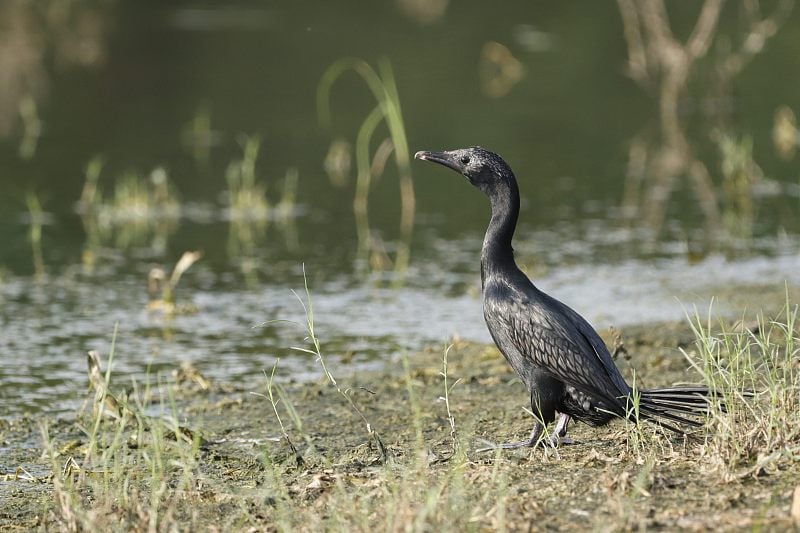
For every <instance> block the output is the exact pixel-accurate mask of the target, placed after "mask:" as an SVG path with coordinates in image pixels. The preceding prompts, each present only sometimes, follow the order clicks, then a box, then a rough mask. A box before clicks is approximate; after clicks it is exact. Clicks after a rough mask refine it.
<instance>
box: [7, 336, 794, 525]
mask: <svg viewBox="0 0 800 533" xmlns="http://www.w3.org/2000/svg"><path fill="white" fill-rule="evenodd" d="M601 333H603V335H604V336H605V337H607V342H608V343H609V344H610V345H612V344H613V333H611V332H601ZM622 334H623V338H624V343H625V344H624V346H625V348H626V349H627V356H626V355H621V356H620V357H619V358H618V360H617V364H618V366H619V367H620V368H621V370H622V371H623V373H624V374H625V376H626V378H628V379H630V378H631V377H632V369H634V368H635V369H636V380H637V383H638V385H639V386H640V387H642V388H646V387H648V386H666V385H670V384H672V383H677V382H698V381H699V380H700V376H699V375H697V374H696V373H694V371H690V370H688V363H687V361H686V360H685V358H684V357H683V356H682V355H681V353H680V351H679V347H684V348H686V349H691V348H692V347H693V346H694V338H693V335H692V333H691V331H690V329H689V327H688V325H687V324H685V323H680V324H662V325H659V326H657V327H655V326H648V327H637V328H627V329H625V330H624V331H623V332H622ZM442 352H443V350H442V349H441V348H440V347H436V348H431V349H430V350H427V351H424V352H421V353H416V354H412V355H409V356H408V358H407V359H405V360H403V359H399V360H397V361H396V364H392V365H387V366H388V367H389V368H391V369H392V370H387V371H385V372H378V373H372V372H369V373H367V372H362V373H358V374H356V375H347V374H346V373H345V372H343V371H342V369H338V371H337V369H333V372H334V374H336V377H337V379H338V381H339V382H340V385H341V386H342V387H343V388H345V387H347V393H348V394H349V395H350V397H351V398H352V399H353V400H354V402H355V405H357V406H358V408H359V409H360V411H361V412H362V413H363V415H364V417H365V419H366V420H368V421H369V423H370V427H371V429H373V430H374V432H375V433H376V434H377V435H378V436H379V438H380V440H381V441H382V443H383V444H384V445H385V448H386V457H383V455H382V453H381V450H380V447H379V446H378V445H377V440H376V439H375V438H371V437H370V436H369V434H368V433H367V429H366V425H365V424H364V420H362V419H361V418H360V417H359V416H358V415H357V414H356V413H354V411H353V409H352V407H351V405H350V404H349V403H348V402H347V401H346V400H345V398H344V397H343V396H342V394H340V393H339V392H337V390H336V388H335V387H333V386H331V384H330V383H329V382H328V381H327V380H325V379H322V378H321V379H320V380H319V381H317V382H312V383H292V382H291V381H288V380H280V379H279V378H277V377H276V381H282V382H281V383H280V384H281V386H282V387H283V393H284V396H285V399H286V401H288V402H290V403H291V405H292V406H293V408H294V412H295V413H296V418H292V416H291V415H290V413H289V411H288V410H286V409H285V403H286V402H284V403H283V404H281V405H280V406H279V412H280V414H281V415H282V418H283V421H284V424H285V426H286V428H287V433H288V434H289V437H290V439H291V441H292V443H293V444H294V446H295V447H296V449H297V454H295V453H293V452H292V450H291V448H290V446H289V445H288V443H287V441H286V440H285V439H283V438H281V431H280V429H279V426H278V424H277V423H276V418H275V414H274V413H273V411H272V407H271V405H270V403H269V402H268V401H267V400H266V399H265V398H263V397H260V396H257V395H254V394H251V392H252V391H249V390H237V389H236V388H235V387H232V386H231V385H230V384H216V383H207V382H206V381H205V380H203V378H202V376H201V375H200V374H194V373H193V372H194V371H193V370H192V371H187V369H186V368H184V370H183V372H184V373H183V374H180V373H178V374H176V376H177V377H178V378H179V379H177V381H178V385H177V386H176V389H175V392H174V394H175V403H176V405H177V409H178V411H179V412H180V416H181V419H180V426H181V427H183V428H186V434H187V435H189V436H190V437H191V436H194V437H195V440H194V443H195V444H194V448H192V452H191V455H192V465H191V467H190V469H189V472H188V474H187V470H186V468H181V467H176V468H170V467H169V466H165V467H164V471H165V472H166V474H165V476H166V479H167V484H166V485H165V486H166V487H167V489H166V493H165V495H162V497H163V498H165V499H166V500H169V502H170V503H169V504H168V505H166V506H163V507H159V506H158V505H155V507H153V506H151V507H152V508H158V509H159V510H160V511H159V512H160V513H161V515H160V516H159V517H158V518H157V519H156V520H154V521H152V522H151V523H150V525H153V526H154V527H155V529H157V530H166V529H170V530H192V529H195V528H197V527H198V526H200V527H201V528H202V529H206V530H220V531H223V530H231V529H234V530H251V531H261V530H276V529H284V528H285V525H286V524H289V525H290V526H291V527H292V528H297V529H308V530H313V529H318V528H320V527H324V528H330V529H349V530H362V529H366V528H371V527H374V526H379V527H381V528H382V529H391V530H397V529H419V530H426V529H460V528H461V527H463V526H465V525H466V528H467V529H473V530H475V529H478V530H484V529H500V528H505V529H509V530H525V531H528V530H574V529H585V528H592V529H600V530H634V529H666V530H676V529H681V530H709V529H715V530H718V529H722V530H741V529H765V530H771V531H774V530H792V528H794V527H797V525H796V523H795V522H793V520H792V516H791V513H792V511H791V508H792V504H793V495H794V492H795V487H796V486H798V485H800V469H798V463H797V461H798V459H799V458H800V454H796V455H795V457H794V459H793V460H789V461H780V462H777V463H775V464H774V465H773V466H772V467H771V468H767V469H759V468H750V467H749V466H747V465H746V466H745V467H742V468H741V469H739V470H738V471H735V472H721V471H720V469H719V468H718V467H717V466H716V465H714V464H713V462H712V461H710V460H709V458H708V454H707V451H708V449H707V442H706V441H705V438H704V436H705V432H704V431H705V430H701V431H700V432H699V433H698V434H697V435H696V436H695V438H692V439H683V438H679V437H675V436H673V435H664V434H661V433H660V432H657V431H654V430H650V429H646V430H645V432H646V435H645V436H644V440H643V441H642V440H640V441H636V440H635V439H631V437H630V432H631V431H632V426H631V425H630V424H626V423H624V422H621V421H620V422H615V423H612V424H610V425H609V426H606V427H603V428H598V429H596V428H590V427H588V426H585V425H581V424H577V425H575V426H572V427H571V428H570V436H571V437H572V438H574V439H575V440H576V441H577V442H576V444H574V445H569V446H562V447H560V448H558V449H552V448H550V449H543V448H538V449H528V448H526V449H521V450H508V451H502V452H494V451H492V452H483V453H478V452H477V451H476V449H477V448H480V447H481V446H484V445H485V441H490V442H505V441H511V440H520V439H523V438H525V437H526V436H527V435H528V433H529V431H530V429H531V426H532V419H531V416H530V415H529V414H528V413H526V412H525V411H524V410H523V408H524V407H527V405H526V398H527V394H526V392H525V390H524V387H523V385H522V384H521V383H520V382H519V380H518V379H516V378H515V376H514V375H513V374H512V372H511V370H510V368H509V367H508V365H507V364H506V363H505V361H504V360H503V359H502V356H500V355H499V353H498V352H497V350H496V349H495V348H494V347H490V346H482V345H475V344H467V343H460V342H456V343H455V344H454V346H453V348H452V349H451V351H450V352H449V369H448V379H449V380H450V384H451V385H452V384H453V383H454V382H455V381H456V380H459V381H458V383H456V384H455V386H453V387H452V389H451V392H450V397H449V403H450V407H451V412H452V415H453V419H454V426H455V432H453V431H452V427H451V424H450V420H449V418H448V416H447V410H446V405H445V403H444V402H443V401H442V399H441V397H442V396H443V392H444V388H443V378H442V375H441V374H440V372H441V369H442ZM187 372H188V373H187ZM256 392H260V393H265V390H259V391H256ZM91 420H92V419H91V416H89V414H88V413H87V412H83V413H81V414H77V415H76V417H75V418H74V419H62V420H49V421H46V420H44V419H42V418H39V417H36V418H32V417H29V418H21V419H15V420H10V421H9V420H6V421H2V420H0V458H1V460H0V469H2V471H0V476H3V477H0V495H1V496H2V498H1V499H0V530H3V531H16V530H31V529H48V530H49V529H58V528H61V529H72V528H76V529H82V527H81V526H80V524H81V521H80V520H77V521H76V519H70V517H69V516H67V515H69V513H70V511H69V507H70V506H71V505H72V506H75V507H76V508H78V509H79V510H80V509H83V510H84V511H86V510H88V512H89V514H88V515H87V514H84V515H83V517H84V522H83V523H84V526H83V527H85V520H93V521H94V522H93V523H96V524H100V525H102V524H104V522H103V517H98V516H97V515H96V514H91V510H92V509H93V508H94V507H96V508H97V509H102V512H103V513H106V515H108V517H109V518H108V520H109V521H110V523H111V524H113V525H114V527H115V529H116V528H122V529H150V527H149V526H148V527H145V526H144V525H142V524H143V523H145V524H146V523H147V519H146V517H145V518H143V516H144V515H146V514H147V513H146V512H145V511H142V510H141V509H140V508H139V507H137V505H136V504H135V503H136V502H135V501H134V500H136V497H137V495H140V496H141V497H142V498H143V499H146V498H151V500H150V501H151V502H152V497H153V496H152V495H153V493H154V491H153V487H152V486H151V485H150V483H152V482H151V481H148V480H147V476H143V477H142V478H141V484H140V485H136V484H133V486H126V487H122V488H118V489H116V492H115V489H114V488H113V487H111V488H108V487H106V488H105V489H102V488H101V487H100V486H101V485H102V483H103V481H101V480H102V479H103V475H104V474H103V472H98V469H97V467H94V468H95V469H94V470H93V471H91V472H89V474H88V476H87V477H88V478H89V480H90V481H88V482H84V484H83V485H76V486H77V487H78V488H76V489H74V492H73V494H74V495H77V503H76V502H72V503H69V502H66V503H65V500H64V498H63V495H62V496H59V494H58V491H56V488H55V484H54V481H56V480H58V479H62V480H64V479H65V478H69V477H75V475H74V474H71V473H70V465H72V464H73V463H72V462H71V461H74V465H75V470H79V469H80V468H81V467H82V466H84V468H85V465H82V464H81V458H82V457H85V456H86V450H87V446H88V442H89V440H90V438H89V436H88V435H89V433H90V432H91V430H90V428H89V424H90V423H91ZM295 421H296V422H295ZM298 422H299V423H298ZM43 424H46V425H47V428H48V433H49V436H50V439H51V441H52V445H51V451H52V450H55V451H54V452H52V453H50V454H48V453H45V446H44V444H43V437H42V425H43ZM300 424H301V425H300ZM99 428H100V432H101V433H102V432H105V433H106V434H111V433H113V432H114V431H118V428H119V424H117V423H116V422H114V421H108V422H103V423H102V424H100V426H99ZM124 431H125V435H123V438H128V437H127V431H128V429H127V428H126V429H125V430H124ZM162 437H163V438H164V439H165V440H170V439H169V436H168V435H167V436H164V435H162ZM174 440H175V439H174V436H173V440H172V441H174ZM106 442H107V441H106ZM455 442H458V443H459V444H460V448H459V449H460V453H459V454H455V455H454V447H455V444H454V443H455ZM637 442H638V444H637ZM152 445H153V444H150V446H152ZM147 446H148V445H147V444H146V443H143V442H139V443H132V442H130V440H129V441H128V442H127V445H126V446H122V447H121V452H120V453H122V454H129V455H130V454H135V453H141V450H142V449H143V448H146V447H147ZM637 446H640V447H639V448H637ZM641 446H643V447H644V450H642V448H641ZM297 455H299V456H301V457H302V461H299V460H298V459H297ZM137 457H138V456H137ZM142 457H144V456H142ZM54 461H55V462H54ZM756 461H757V459H756V458H754V459H753V463H755V462H756ZM456 462H457V463H458V464H455V463H456ZM135 463H136V461H132V462H131V464H135ZM172 463H174V464H177V463H179V461H177V460H172ZM172 463H171V464H172ZM54 464H56V465H58V467H59V468H60V469H61V472H59V473H57V474H56V475H54V474H53V470H54V466H53V465H54ZM106 468H108V469H110V468H112V466H110V465H107V466H106ZM454 472H457V475H456V474H455V473H454ZM106 477H107V478H108V479H111V481H106V483H107V484H108V483H112V484H113V479H116V478H114V477H113V476H110V477H108V476H106ZM187 477H188V478H189V481H188V483H187V479H186V478H187ZM412 477H413V480H411V481H409V479H410V478H412ZM92 479H94V480H95V481H91V480H92ZM498 479H500V481H498ZM420 480H421V481H420ZM457 480H460V481H459V483H461V485H458V486H457V483H456V481H457ZM437 484H438V485H437ZM404 487H405V488H409V487H410V488H411V489H412V490H411V492H412V495H411V496H410V497H408V498H406V497H405V496H403V494H405V492H403V491H404ZM415 487H416V488H415ZM431 487H439V488H436V489H435V490H433V489H431ZM414 490H420V492H419V493H418V497H419V498H418V499H420V500H426V499H430V500H433V501H432V502H429V503H430V511H425V512H429V514H427V515H424V516H423V518H422V519H421V520H422V521H421V522H416V521H414V522H409V523H408V524H401V523H399V522H398V520H400V518H398V517H402V516H410V517H411V518H413V519H414V520H420V513H422V512H423V511H421V510H420V509H421V508H420V507H419V505H418V504H419V502H415V501H414V500H415V496H414V494H413V492H414ZM170 491H178V492H180V495H179V496H175V495H174V494H173V495H170V494H171V493H170ZM459 491H460V492H459ZM61 492H62V493H63V492H64V490H63V487H62V491H61ZM67 493H69V491H67ZM109 494H111V495H113V494H117V496H113V497H111V498H110V499H109V496H108V495H109ZM124 494H127V495H128V496H129V497H130V501H128V500H127V498H126V497H124V496H123V495H124ZM431 494H433V496H431ZM459 494H461V496H459ZM145 495H147V496H145ZM459 497H463V499H464V502H462V503H454V502H452V501H451V502H450V503H447V505H449V506H450V507H448V509H460V511H459V513H462V514H461V515H459V516H449V517H448V511H442V512H441V513H440V512H439V511H437V509H438V506H440V505H445V503H442V502H443V501H444V499H446V498H451V499H457V498H459ZM104 498H105V499H104ZM123 500H124V501H123ZM401 503H402V505H408V506H410V507H411V508H412V510H411V511H409V513H410V514H407V515H404V514H403V513H402V512H401V510H399V509H398V508H397V506H399V505H401ZM423 503H424V502H423ZM415 505H416V507H415ZM426 505H427V504H426ZM795 505H797V504H795ZM348 506H354V507H353V508H352V509H350V508H349V507H348ZM459 506H461V507H459ZM137 509H138V510H137ZM76 513H77V515H78V516H80V511H76ZM137 513H138V515H137ZM350 513H352V514H350ZM332 515H336V516H332ZM87 516H88V518H87ZM387 517H388V518H387ZM389 518H391V520H390V519H389ZM151 520H152V518H151ZM76 523H77V524H78V525H77V527H76V525H75V524H76ZM281 524H284V525H283V526H282V525H281ZM415 524H416V525H415ZM417 526H420V527H417ZM448 526H449V527H448Z"/></svg>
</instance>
